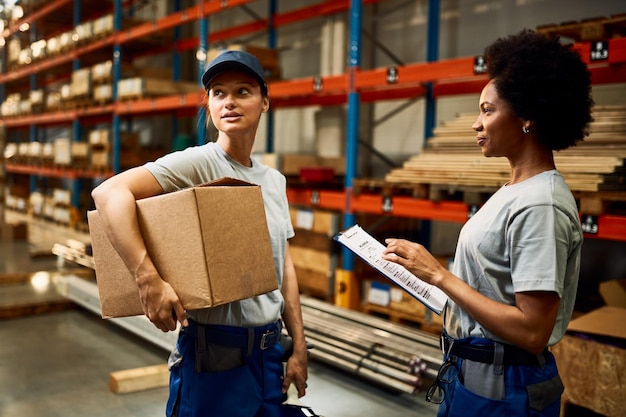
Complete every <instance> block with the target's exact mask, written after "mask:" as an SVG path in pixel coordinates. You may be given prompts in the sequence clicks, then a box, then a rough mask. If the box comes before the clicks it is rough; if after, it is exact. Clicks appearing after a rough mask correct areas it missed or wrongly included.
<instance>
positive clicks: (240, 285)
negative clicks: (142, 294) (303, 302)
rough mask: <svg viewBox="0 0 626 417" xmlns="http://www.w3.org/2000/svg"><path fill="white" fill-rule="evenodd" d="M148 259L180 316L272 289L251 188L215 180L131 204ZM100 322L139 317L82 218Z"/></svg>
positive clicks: (106, 251) (131, 287) (124, 275)
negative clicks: (181, 310) (169, 287)
mask: <svg viewBox="0 0 626 417" xmlns="http://www.w3.org/2000/svg"><path fill="white" fill-rule="evenodd" d="M137 212H138V218H139V225H140V228H141V230H142V234H143V237H144V240H145V242H146V246H147V248H148V252H149V253H150V257H151V258H152V260H153V262H154V263H155V265H156V267H157V269H158V270H159V272H160V273H161V275H162V277H163V278H164V279H165V280H166V281H168V282H169V283H170V285H172V287H173V288H174V290H175V291H176V293H177V294H178V296H179V297H180V299H181V302H182V303H183V306H184V307H185V308H186V309H198V308H208V307H213V306H217V305H221V304H225V303H229V302H232V301H236V300H241V299H245V298H249V297H253V296H255V295H259V294H264V293H267V292H270V291H272V290H275V289H277V288H278V281H277V278H276V270H275V268H274V262H273V257H272V250H271V246H270V239H269V232H268V229H267V223H266V219H265V209H264V206H263V200H262V196H261V189H260V187H259V186H257V185H254V184H250V183H246V182H243V181H239V180H235V179H231V178H223V179H221V180H217V181H214V182H212V183H210V184H207V185H205V186H201V187H192V188H189V189H185V190H181V191H176V192H172V193H168V194H163V195H159V196H156V197H151V198H146V199H143V200H139V201H137ZM88 219H89V231H90V235H91V240H92V247H93V256H94V262H95V270H96V279H97V282H98V291H99V294H100V303H101V307H102V316H103V317H105V318H106V317H123V316H132V315H139V314H143V310H142V308H141V303H140V301H139V295H138V291H137V285H136V284H135V280H134V278H133V277H132V275H131V274H130V272H129V271H128V269H127V268H126V266H125V265H124V262H123V261H122V259H121V258H120V256H119V255H118V254H117V252H116V251H115V249H114V248H113V246H112V245H111V242H110V241H109V239H108V237H107V235H106V231H105V229H104V226H103V224H102V221H101V219H100V217H99V215H98V212H97V211H95V210H92V211H90V212H89V213H88Z"/></svg>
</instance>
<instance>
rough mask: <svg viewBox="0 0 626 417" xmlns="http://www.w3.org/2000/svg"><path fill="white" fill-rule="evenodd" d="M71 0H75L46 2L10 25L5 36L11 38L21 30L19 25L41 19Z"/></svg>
mask: <svg viewBox="0 0 626 417" xmlns="http://www.w3.org/2000/svg"><path fill="white" fill-rule="evenodd" d="M71 1H73V0H55V1H53V2H51V3H48V4H46V5H45V6H43V7H39V8H38V10H37V11H35V12H33V13H30V14H29V15H28V16H26V17H25V18H23V19H20V20H19V21H18V22H16V23H14V24H12V25H11V26H9V28H8V29H7V30H8V34H5V35H4V37H5V38H9V37H10V36H11V35H13V34H14V33H16V32H17V31H18V30H19V27H20V26H21V25H22V24H24V23H28V24H32V23H33V22H36V21H37V20H39V19H41V18H42V17H43V16H46V15H47V14H49V13H52V12H53V11H55V10H56V9H59V8H61V7H63V6H65V5H66V4H67V3H69V2H71Z"/></svg>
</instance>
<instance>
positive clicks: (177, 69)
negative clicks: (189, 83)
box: [170, 0, 181, 148]
mask: <svg viewBox="0 0 626 417" xmlns="http://www.w3.org/2000/svg"><path fill="white" fill-rule="evenodd" d="M173 3H174V11H175V12H178V11H180V8H181V7H180V0H175V1H174V2H173ZM179 39H180V26H176V27H175V28H174V44H175V45H176V44H177V43H178V40H179ZM173 55H174V56H173V57H172V61H173V65H172V67H173V74H172V79H173V80H174V81H180V78H181V63H180V61H181V59H180V52H178V48H175V49H174V52H173ZM171 119H172V130H171V132H172V133H171V136H172V142H171V144H172V145H174V144H175V143H176V136H177V135H178V134H179V133H178V117H176V115H175V114H174V115H172V118H171ZM170 148H174V146H170Z"/></svg>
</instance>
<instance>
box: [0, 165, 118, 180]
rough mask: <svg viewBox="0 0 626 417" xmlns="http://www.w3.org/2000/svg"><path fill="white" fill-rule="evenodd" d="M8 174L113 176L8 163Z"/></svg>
mask: <svg viewBox="0 0 626 417" xmlns="http://www.w3.org/2000/svg"><path fill="white" fill-rule="evenodd" d="M5 168H6V170H7V172H14V173H16V174H28V175H41V176H45V177H56V178H67V179H78V178H107V177H110V176H112V175H113V172H111V171H95V170H77V169H74V168H72V167H69V166H68V167H66V168H56V167H55V168H52V167H43V166H31V165H18V164H12V163H9V162H7V163H6V164H5Z"/></svg>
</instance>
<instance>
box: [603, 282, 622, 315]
mask: <svg viewBox="0 0 626 417" xmlns="http://www.w3.org/2000/svg"><path fill="white" fill-rule="evenodd" d="M600 295H602V298H603V299H604V302H605V303H606V304H607V305H610V306H613V307H622V308H626V279H612V280H610V281H604V282H601V283H600Z"/></svg>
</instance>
